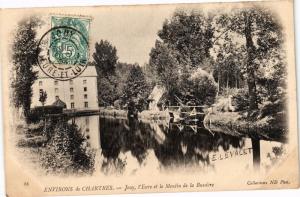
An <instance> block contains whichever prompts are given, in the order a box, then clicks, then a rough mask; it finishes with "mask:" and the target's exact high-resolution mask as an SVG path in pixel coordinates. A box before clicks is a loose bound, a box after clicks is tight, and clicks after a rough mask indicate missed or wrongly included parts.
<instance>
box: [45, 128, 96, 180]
mask: <svg viewBox="0 0 300 197" xmlns="http://www.w3.org/2000/svg"><path fill="white" fill-rule="evenodd" d="M53 133H54V135H53V136H52V138H51V139H50V140H49V142H48V143H47V145H46V146H45V148H44V149H42V153H41V157H40V159H41V162H42V166H43V167H44V168H45V169H46V170H47V172H48V173H56V174H60V173H79V172H85V173H87V172H91V170H92V169H93V166H94V153H93V152H92V151H91V150H89V149H87V147H86V146H85V143H86V139H85V138H84V136H83V135H82V134H81V133H80V130H79V129H78V128H77V126H76V125H74V124H68V123H67V122H59V123H57V124H56V125H55V127H54V131H53Z"/></svg>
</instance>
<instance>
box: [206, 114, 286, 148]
mask: <svg viewBox="0 0 300 197" xmlns="http://www.w3.org/2000/svg"><path fill="white" fill-rule="evenodd" d="M284 117H286V116H285V114H284V113H277V114H276V116H274V117H273V116H266V117H264V118H261V119H256V120H248V119H246V118H244V117H243V115H242V114H241V113H238V112H214V113H208V114H207V115H206V116H205V118H204V121H203V123H204V126H205V128H207V129H209V130H210V131H213V132H222V133H225V134H229V135H233V136H239V137H241V136H247V137H251V138H258V139H263V140H274V141H280V142H285V141H286V140H287V135H286V134H287V127H286V121H285V118H284Z"/></svg>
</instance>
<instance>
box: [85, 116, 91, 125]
mask: <svg viewBox="0 0 300 197" xmlns="http://www.w3.org/2000/svg"><path fill="white" fill-rule="evenodd" d="M89 123H90V119H89V117H85V124H86V125H89Z"/></svg>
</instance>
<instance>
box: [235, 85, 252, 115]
mask: <svg viewBox="0 0 300 197" xmlns="http://www.w3.org/2000/svg"><path fill="white" fill-rule="evenodd" d="M248 98H249V94H248V91H247V90H246V89H239V90H238V91H237V92H236V93H234V94H233V95H232V100H231V104H232V105H233V106H234V107H235V110H236V111H244V110H247V109H248V107H249V100H248Z"/></svg>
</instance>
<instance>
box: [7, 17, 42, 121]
mask: <svg viewBox="0 0 300 197" xmlns="http://www.w3.org/2000/svg"><path fill="white" fill-rule="evenodd" d="M40 25H41V21H40V20H39V19H38V18H36V17H30V18H26V19H24V20H22V21H20V22H19V23H18V27H17V29H16V34H15V37H14V40H13V45H12V51H13V54H12V60H13V62H12V63H13V65H14V66H13V78H12V84H11V85H12V88H13V99H12V101H13V104H14V106H15V107H17V108H22V109H23V112H24V115H25V117H27V116H28V115H29V111H30V105H31V97H32V88H31V87H32V85H33V83H34V81H35V80H36V79H37V73H36V72H35V71H34V69H33V67H34V66H35V65H37V54H38V53H39V50H40V49H39V48H38V44H37V43H38V40H37V38H36V34H37V33H36V30H37V28H38V27H39V26H40Z"/></svg>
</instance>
